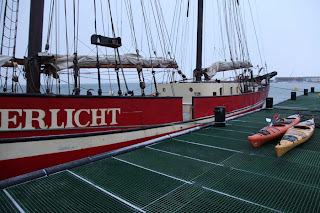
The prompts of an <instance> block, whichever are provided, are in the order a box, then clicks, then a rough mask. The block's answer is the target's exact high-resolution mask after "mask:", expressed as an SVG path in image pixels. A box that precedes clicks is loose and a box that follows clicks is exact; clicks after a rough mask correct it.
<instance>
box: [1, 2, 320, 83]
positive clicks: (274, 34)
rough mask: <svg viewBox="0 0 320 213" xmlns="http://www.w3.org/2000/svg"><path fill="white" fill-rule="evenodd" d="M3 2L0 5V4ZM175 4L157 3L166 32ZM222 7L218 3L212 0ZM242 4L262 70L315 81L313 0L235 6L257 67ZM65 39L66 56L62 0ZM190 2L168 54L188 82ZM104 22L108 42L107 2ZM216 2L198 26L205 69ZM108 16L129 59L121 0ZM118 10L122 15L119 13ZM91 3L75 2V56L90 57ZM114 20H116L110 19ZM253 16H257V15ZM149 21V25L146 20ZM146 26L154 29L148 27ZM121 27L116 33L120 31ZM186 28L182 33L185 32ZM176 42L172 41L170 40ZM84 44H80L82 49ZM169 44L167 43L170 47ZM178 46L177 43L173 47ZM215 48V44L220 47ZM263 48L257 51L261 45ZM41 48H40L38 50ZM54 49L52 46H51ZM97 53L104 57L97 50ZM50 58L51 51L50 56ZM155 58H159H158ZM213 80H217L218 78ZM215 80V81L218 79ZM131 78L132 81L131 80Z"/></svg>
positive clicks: (319, 5)
mask: <svg viewBox="0 0 320 213" xmlns="http://www.w3.org/2000/svg"><path fill="white" fill-rule="evenodd" d="M2 1H3V0H2ZM177 1H178V2H180V0H160V1H159V2H160V3H161V5H162V9H163V12H164V17H165V19H166V25H167V27H168V31H170V30H171V25H172V23H173V13H174V6H175V4H176V2H177ZM217 1H222V0H217ZM248 1H249V2H250V5H251V8H252V12H253V18H254V19H255V25H256V30H257V34H258V39H259V44H260V50H261V52H262V57H263V61H264V59H266V62H267V64H268V70H269V72H271V71H274V70H276V71H278V76H291V75H292V76H318V75H319V72H320V71H319V68H318V61H319V59H320V39H319V33H320V29H319V26H318V24H317V21H318V20H320V17H319V16H320V13H319V12H318V11H319V10H320V1H318V0H305V1H302V0H239V2H240V4H241V5H242V9H243V10H242V11H243V12H244V14H245V20H246V30H247V32H246V33H247V37H248V43H249V52H250V57H251V61H252V63H253V64H254V65H257V64H260V57H259V53H258V48H257V41H256V37H255V34H254V30H253V25H252V21H251V14H250V10H249V8H248ZM96 2H97V4H98V5H99V7H98V17H97V19H98V33H99V34H103V31H102V21H101V13H100V1H99V0H97V1H96ZM144 2H145V4H146V5H148V4H150V3H149V2H148V1H146V0H145V1H144ZM49 3H50V1H49V0H45V4H46V8H45V18H44V22H45V23H44V33H43V40H44V41H45V40H46V36H47V22H48V14H49V12H48V11H49ZM67 3H68V8H69V11H68V16H67V18H68V22H69V24H68V34H69V53H70V54H72V52H73V41H72V39H73V28H72V27H73V26H72V21H73V20H72V19H73V14H72V1H71V0H68V1H67ZM58 4H59V8H60V9H59V12H58V19H57V20H58V21H59V23H60V26H59V30H58V31H59V32H58V33H59V34H60V35H59V39H58V40H59V46H58V47H59V48H58V49H59V51H58V52H59V53H60V54H62V53H65V50H66V49H65V46H66V45H65V30H64V28H65V25H64V11H63V10H64V7H63V1H62V0H60V1H58ZM131 4H132V8H133V10H132V11H133V17H134V24H135V30H136V37H137V43H138V47H139V49H140V51H141V54H142V55H144V56H148V45H147V42H146V36H145V30H144V27H143V25H144V23H143V17H142V13H141V6H140V1H139V0H132V1H131ZM196 4H197V3H196V0H190V17H189V18H188V19H189V21H188V22H189V24H188V25H186V24H185V23H184V20H183V19H181V22H180V26H182V27H181V28H180V30H181V32H180V33H182V31H184V32H185V33H184V34H187V35H184V36H182V34H179V36H178V39H185V41H184V42H182V41H181V42H180V45H178V47H177V51H175V52H174V54H175V56H176V58H177V61H178V63H179V65H180V66H181V69H182V71H183V72H184V73H186V74H187V76H188V77H191V75H192V70H193V69H194V68H195V44H196V42H195V35H196V23H195V19H196V18H195V17H196ZM102 5H103V11H104V21H105V28H106V33H107V34H108V35H109V36H112V35H111V32H110V23H109V16H108V10H107V1H106V0H102ZM215 5H216V0H214V1H213V0H205V13H204V15H205V17H204V19H205V21H204V35H205V37H204V57H203V65H204V66H209V65H210V64H211V63H213V62H215V61H217V60H223V59H222V58H221V57H219V54H218V53H217V52H214V51H213V50H214V48H219V47H220V48H221V46H219V42H220V40H221V37H219V33H220V32H219V30H218V29H219V26H216V25H215V24H216V21H217V19H218V18H215V14H217V8H216V7H215ZM29 6H30V1H26V0H24V1H20V14H19V30H18V43H17V48H18V50H17V56H18V57H23V56H24V55H25V52H26V48H27V41H28V29H27V27H28V24H29ZM186 6H187V0H183V1H182V11H183V12H182V13H181V15H183V16H185V14H186ZM112 8H113V9H112V12H113V16H114V17H113V18H114V19H115V20H114V22H115V24H116V32H117V34H118V35H119V34H120V36H121V37H122V41H123V47H121V50H120V52H121V53H129V52H131V53H133V52H135V47H134V45H133V44H132V37H131V34H130V27H129V25H128V17H127V12H126V10H125V0H117V1H112ZM121 8H122V9H121ZM93 11H94V10H93V0H86V1H85V0H80V20H79V22H80V26H79V40H80V42H79V54H86V55H87V54H90V55H95V47H94V46H92V45H91V44H90V36H91V35H92V34H94V33H95V31H94V15H93ZM116 14H117V16H116ZM257 14H258V15H257ZM148 15H149V18H150V17H152V11H149V12H148ZM150 20H151V19H150ZM150 24H151V25H155V24H154V23H153V22H152V21H150ZM121 26H122V27H121ZM186 27H188V28H187V29H186ZM151 30H152V31H153V33H154V34H153V38H154V41H155V43H156V44H155V46H156V47H157V48H158V49H160V50H157V51H158V53H159V52H161V48H160V43H159V41H158V39H157V38H156V37H157V33H156V28H155V27H154V26H151ZM171 39H176V38H171ZM52 40H53V41H54V40H55V36H52ZM82 42H83V43H85V44H83V43H82ZM172 42H173V41H172ZM178 42H179V41H178ZM220 43H221V42H220ZM262 43H263V45H262ZM44 45H45V42H43V46H44ZM53 46H55V44H53ZM101 51H105V50H104V49H101ZM52 52H55V48H54V49H53V50H52ZM108 54H112V51H111V50H108ZM160 55H161V54H160ZM218 77H219V76H218ZM220 77H221V76H220ZM133 78H135V77H133ZM86 81H87V82H95V80H90V79H88V80H86Z"/></svg>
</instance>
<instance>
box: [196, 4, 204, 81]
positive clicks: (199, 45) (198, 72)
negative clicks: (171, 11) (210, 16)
mask: <svg viewBox="0 0 320 213" xmlns="http://www.w3.org/2000/svg"><path fill="white" fill-rule="evenodd" d="M202 31H203V0H198V29H197V64H196V70H195V72H194V76H195V77H196V81H201V76H202Z"/></svg>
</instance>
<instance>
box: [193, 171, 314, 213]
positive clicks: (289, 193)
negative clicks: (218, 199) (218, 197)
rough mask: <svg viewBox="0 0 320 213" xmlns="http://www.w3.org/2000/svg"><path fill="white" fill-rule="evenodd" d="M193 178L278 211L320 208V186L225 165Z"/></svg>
mask: <svg viewBox="0 0 320 213" xmlns="http://www.w3.org/2000/svg"><path fill="white" fill-rule="evenodd" d="M219 174H220V175H219ZM297 175H298V174H297ZM195 181H196V182H197V183H199V184H201V185H203V186H207V187H208V188H211V189H214V190H217V191H220V192H223V193H226V194H230V195H232V196H235V197H238V198H241V199H244V200H247V201H250V202H254V203H257V204H259V205H263V206H267V207H269V208H273V209H277V210H280V211H285V212H319V210H320V204H319V199H320V189H319V188H314V187H311V186H306V185H300V184H296V183H292V182H289V181H287V180H279V179H276V178H274V177H268V176H262V175H259V174H252V173H249V172H247V171H239V170H235V169H229V171H226V169H225V168H218V167H217V168H214V169H213V170H211V171H210V172H207V173H206V174H203V175H202V176H200V177H198V178H197V179H196V180H195Z"/></svg>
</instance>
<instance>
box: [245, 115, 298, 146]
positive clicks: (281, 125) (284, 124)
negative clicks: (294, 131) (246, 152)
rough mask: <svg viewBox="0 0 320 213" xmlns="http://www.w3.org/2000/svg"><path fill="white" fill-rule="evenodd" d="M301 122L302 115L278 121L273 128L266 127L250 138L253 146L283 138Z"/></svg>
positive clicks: (272, 125) (273, 124)
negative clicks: (291, 128)
mask: <svg viewBox="0 0 320 213" xmlns="http://www.w3.org/2000/svg"><path fill="white" fill-rule="evenodd" d="M299 122H300V115H298V114H295V115H290V116H289V117H287V118H281V119H276V120H275V121H274V122H273V123H272V124H271V126H266V127H264V128H263V129H261V130H259V131H258V132H257V133H256V134H254V135H251V136H248V140H249V141H250V142H251V144H252V146H254V147H258V146H261V145H262V144H265V143H267V142H269V141H272V140H273V139H276V138H279V137H282V136H283V135H284V133H286V131H287V130H288V129H289V128H290V127H292V126H294V125H296V124H297V123H299Z"/></svg>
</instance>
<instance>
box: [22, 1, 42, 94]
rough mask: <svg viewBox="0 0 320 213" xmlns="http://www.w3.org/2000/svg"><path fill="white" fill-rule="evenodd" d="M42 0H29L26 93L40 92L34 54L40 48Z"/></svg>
mask: <svg viewBox="0 0 320 213" xmlns="http://www.w3.org/2000/svg"><path fill="white" fill-rule="evenodd" d="M43 8H44V0H31V4H30V24H29V44H28V62H27V63H28V66H26V77H27V93H40V67H38V64H37V63H38V62H37V60H36V56H37V54H38V53H39V52H41V48H42V28H43Z"/></svg>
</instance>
